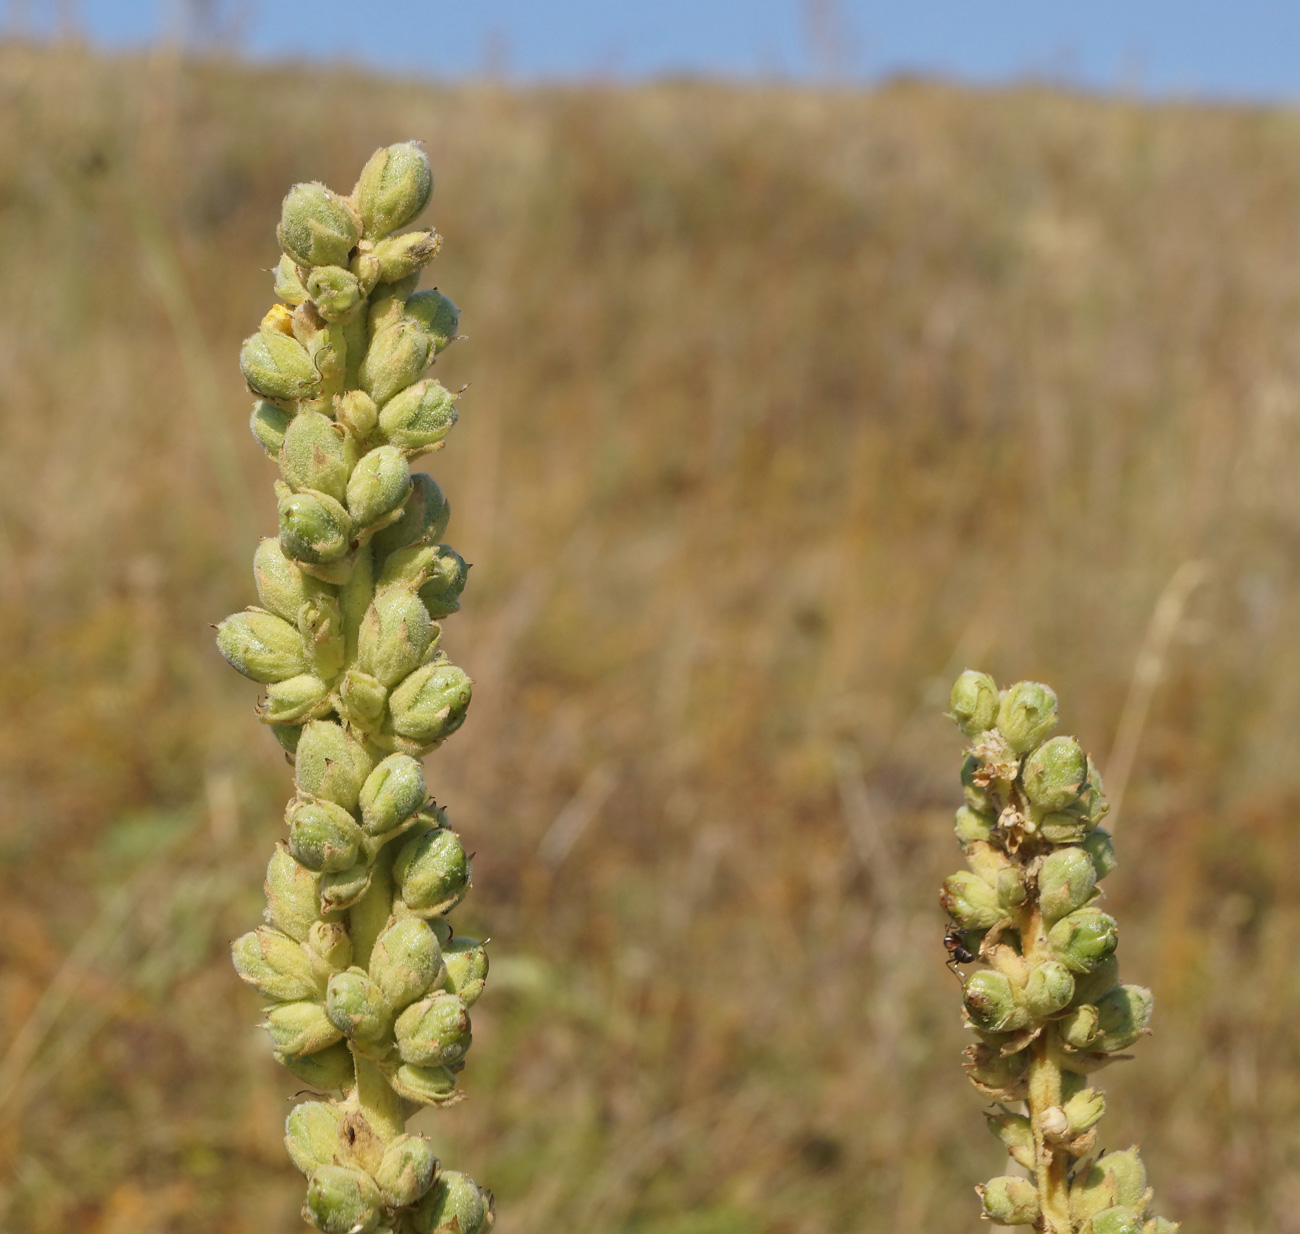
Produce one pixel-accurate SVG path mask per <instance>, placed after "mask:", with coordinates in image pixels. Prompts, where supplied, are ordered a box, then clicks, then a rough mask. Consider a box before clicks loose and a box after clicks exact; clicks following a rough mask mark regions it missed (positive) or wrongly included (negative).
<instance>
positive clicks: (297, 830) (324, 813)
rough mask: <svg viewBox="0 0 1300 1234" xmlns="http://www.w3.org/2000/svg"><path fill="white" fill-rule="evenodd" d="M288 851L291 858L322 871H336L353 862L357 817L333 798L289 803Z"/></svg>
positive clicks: (357, 843) (357, 842)
mask: <svg viewBox="0 0 1300 1234" xmlns="http://www.w3.org/2000/svg"><path fill="white" fill-rule="evenodd" d="M285 821H286V822H287V823H288V824H289V851H290V852H291V853H292V854H293V857H294V860H295V861H297V862H299V863H301V864H302V865H304V866H306V867H307V869H309V870H315V871H317V872H318V873H323V874H337V873H338V872H339V871H340V870H346V869H348V868H349V867H350V866H351V865H353V864H354V863H355V862H356V859H357V852H358V850H359V849H360V847H361V840H362V833H361V828H360V827H358V826H357V824H356V820H355V819H353V817H352V815H351V814H349V813H348V812H347V811H346V810H345V809H344V808H343V807H342V806H337V805H335V804H334V803H333V802H332V801H299V800H294V801H292V802H290V803H289V810H288V812H287V813H286V815H285Z"/></svg>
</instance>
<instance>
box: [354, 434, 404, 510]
mask: <svg viewBox="0 0 1300 1234" xmlns="http://www.w3.org/2000/svg"><path fill="white" fill-rule="evenodd" d="M410 493H411V469H410V467H408V466H407V463H406V459H405V458H403V457H402V453H401V451H400V450H398V449H397V448H396V447H395V446H380V447H379V448H378V449H376V450H371V451H370V453H369V454H367V455H366V456H365V457H364V458H363V459H362V460H361V461H360V462H359V463H358V464H357V465H356V467H355V468H354V469H353V472H352V476H351V478H350V479H349V480H348V494H347V496H348V513H349V514H350V515H351V516H352V519H353V521H354V522H355V524H356V525H357V526H358V527H369V526H370V525H371V524H372V523H377V522H379V520H380V519H382V518H384V517H385V516H386V515H388V514H391V513H392V512H393V511H395V510H397V509H399V508H400V507H401V505H402V503H403V502H405V501H406V499H407V497H408V496H410Z"/></svg>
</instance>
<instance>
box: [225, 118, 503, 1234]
mask: <svg viewBox="0 0 1300 1234" xmlns="http://www.w3.org/2000/svg"><path fill="white" fill-rule="evenodd" d="M432 191H433V178H432V175H431V173H430V170H429V164H428V160H427V159H426V158H425V156H424V152H423V151H422V150H421V149H420V147H419V146H418V145H417V144H415V143H413V142H406V143H402V144H400V145H396V146H390V147H388V148H387V149H385V150H380V151H377V152H376V153H375V155H374V156H373V157H372V158H371V159H370V161H369V162H368V163H367V164H366V166H365V168H364V169H363V171H362V173H361V178H360V180H359V181H358V182H357V185H356V187H355V188H354V189H353V191H352V193H351V194H350V195H349V196H347V197H342V196H340V195H338V194H336V193H333V192H331V191H330V190H329V189H327V188H326V187H325V186H324V185H322V184H299V185H295V186H294V188H293V189H291V190H290V192H289V194H288V196H287V197H286V198H285V200H284V206H283V210H282V214H281V219H280V227H279V229H278V231H277V237H278V239H279V241H280V246H281V248H282V250H283V252H284V256H283V258H282V259H281V261H280V264H279V266H278V267H277V269H276V271H275V290H276V293H277V294H278V295H279V297H280V301H281V302H280V303H278V304H276V305H274V306H273V307H272V308H271V310H270V311H269V312H268V313H267V314H266V316H265V317H264V318H263V319H262V323H261V326H260V328H259V329H258V332H257V333H256V334H254V335H253V336H252V337H251V338H249V339H247V340H246V341H245V343H244V345H243V349H242V351H241V353H240V366H241V368H242V370H243V373H244V376H245V378H246V379H247V381H248V384H249V387H250V388H251V389H252V392H253V394H254V395H255V396H256V399H257V401H256V402H255V403H254V405H253V413H252V418H251V421H250V427H251V428H252V431H253V436H254V438H255V439H256V440H257V442H258V444H259V445H261V447H262V448H263V450H264V451H265V452H266V453H267V455H268V456H269V457H271V458H272V459H274V460H275V461H276V462H277V463H278V464H279V468H280V475H281V479H280V480H279V481H277V482H276V486H275V489H276V497H277V501H278V508H279V520H280V529H279V535H278V537H276V538H270V539H265V540H263V541H262V542H261V544H260V545H259V547H258V549H257V553H256V555H255V557H254V562H253V573H254V579H255V581H256V585H257V593H258V598H259V600H260V606H258V607H253V608H249V609H247V610H245V611H244V612H243V613H237V614H235V615H234V616H233V617H229V618H227V619H226V620H225V621H223V622H222V623H221V625H220V626H219V627H218V634H217V644H218V646H219V647H220V649H221V652H222V654H223V655H224V656H225V658H226V659H227V661H229V663H230V664H231V665H232V666H233V667H234V668H236V669H238V670H239V671H240V672H241V673H243V674H244V675H245V676H246V677H249V678H251V679H252V680H254V681H256V682H258V683H259V684H261V685H264V686H265V687H266V695H265V697H264V698H263V700H262V701H261V703H260V704H259V706H258V715H259V717H260V718H261V720H262V721H263V722H264V723H265V724H267V725H268V726H269V727H270V730H271V732H272V734H274V736H275V738H276V739H277V740H278V741H279V742H280V744H281V745H282V746H283V747H284V749H285V750H286V751H287V752H288V754H289V757H290V760H291V762H292V763H293V766H294V781H295V792H294V795H293V797H292V798H291V799H290V801H289V803H288V806H287V807H286V810H285V823H286V826H287V837H286V839H285V840H284V841H282V842H281V843H279V844H278V845H277V846H276V850H275V853H274V855H273V856H272V858H271V864H270V866H269V867H268V869H267V876H266V894H267V909H266V914H265V918H266V924H265V925H264V926H262V927H260V928H258V929H256V930H254V931H252V932H250V933H248V934H245V935H244V936H243V937H242V938H240V939H238V940H236V942H235V944H234V947H233V952H234V961H235V968H236V971H237V972H238V973H239V975H240V976H241V977H242V978H243V979H244V980H245V981H247V982H248V983H249V984H250V985H252V986H253V987H254V988H255V989H256V990H257V991H258V992H259V993H260V994H261V995H262V997H263V999H264V1001H265V1011H266V1024H265V1027H266V1028H267V1030H268V1032H269V1033H270V1036H271V1040H272V1042H273V1044H274V1047H275V1052H276V1058H277V1059H279V1061H280V1062H281V1063H283V1064H284V1065H285V1066H286V1067H287V1068H289V1070H290V1071H291V1072H293V1074H294V1075H295V1076H297V1077H298V1078H299V1079H300V1080H302V1081H304V1082H305V1083H306V1084H307V1085H308V1086H310V1087H311V1088H313V1089H316V1090H317V1094H316V1096H315V1097H314V1098H313V1099H312V1100H310V1101H305V1102H302V1103H301V1104H299V1105H297V1106H296V1107H295V1108H294V1109H293V1111H292V1112H291V1113H290V1115H289V1118H288V1120H287V1123H286V1128H285V1130H286V1136H285V1145H286V1147H287V1148H288V1150H289V1155H290V1157H291V1158H292V1159H293V1161H294V1164H295V1165H297V1166H298V1168H299V1169H300V1170H301V1171H302V1172H303V1174H305V1175H306V1176H307V1180H308V1184H307V1199H306V1202H305V1204H304V1205H303V1217H304V1219H305V1220H307V1221H308V1222H310V1223H311V1224H312V1225H314V1226H315V1227H316V1228H317V1229H319V1230H322V1231H325V1234H371V1232H376V1234H486V1232H487V1231H489V1230H490V1229H491V1228H492V1225H493V1222H494V1211H493V1204H492V1196H491V1194H490V1193H488V1192H485V1191H483V1190H481V1189H480V1188H479V1187H478V1186H477V1184H475V1183H474V1182H473V1181H472V1180H471V1179H470V1178H468V1177H467V1176H466V1175H464V1174H460V1173H456V1172H454V1171H450V1170H443V1168H442V1166H441V1163H440V1162H439V1161H438V1159H437V1157H436V1156H435V1154H434V1151H433V1146H432V1144H431V1142H430V1141H429V1139H428V1138H427V1137H426V1136H423V1135H418V1134H410V1133H408V1132H407V1131H406V1123H407V1120H408V1119H409V1117H410V1116H411V1114H413V1113H414V1112H415V1111H417V1110H418V1109H420V1108H421V1107H423V1106H427V1105H433V1106H444V1105H450V1104H453V1103H454V1102H456V1101H458V1100H460V1098H461V1096H462V1094H461V1093H460V1090H459V1075H460V1072H461V1070H462V1069H463V1067H464V1059H465V1053H466V1051H467V1050H468V1049H469V1045H470V1021H469V1014H468V1009H469V1008H470V1007H471V1006H472V1005H473V1003H474V1002H475V1000H476V999H477V998H478V996H479V994H480V993H481V992H482V990H483V984H484V981H485V979H486V975H487V956H486V953H485V951H484V946H483V944H482V943H481V942H479V941H478V940H476V939H471V938H461V937H458V936H457V935H456V934H455V933H454V931H453V928H452V925H451V923H450V921H449V920H448V916H447V915H448V914H449V913H450V912H451V911H452V910H453V909H454V908H455V907H456V905H457V904H459V903H460V902H461V900H462V899H463V898H464V897H465V895H466V893H467V892H468V891H469V888H470V876H471V869H470V859H469V857H468V855H467V854H466V852H465V848H464V846H463V845H462V844H461V841H460V837H459V836H458V835H457V834H456V832H455V831H453V830H452V828H451V824H450V820H449V818H448V816H447V812H446V810H445V809H443V808H442V807H441V806H439V805H437V804H436V803H435V802H433V801H432V800H431V799H430V797H429V792H428V788H427V786H426V783H425V778H424V769H423V766H422V763H421V760H422V759H423V758H424V756H425V755H427V754H428V753H429V752H430V751H431V750H433V749H434V748H435V747H436V746H438V745H440V744H441V743H442V742H443V741H444V740H445V739H446V738H447V737H449V736H450V735H451V734H452V733H454V732H455V731H456V730H457V729H458V728H459V727H460V726H461V724H462V723H463V722H464V719H465V714H466V710H467V708H468V706H469V701H470V693H471V682H470V679H469V678H468V677H467V676H466V675H465V673H464V672H462V671H461V670H460V669H459V668H457V667H455V665H453V664H452V663H451V661H450V660H449V659H448V658H447V655H446V653H445V652H444V651H443V650H442V646H441V642H442V627H441V625H440V624H439V623H440V620H441V619H442V618H444V617H447V616H450V615H451V614H452V613H454V612H455V611H456V610H457V609H458V608H459V607H460V594H461V591H462V589H463V588H464V585H465V577H466V571H467V569H468V567H467V566H466V565H465V562H464V561H463V560H462V558H461V557H460V556H459V554H457V553H456V551H455V550H454V549H452V548H451V547H449V546H448V545H446V544H444V543H442V537H443V534H444V532H445V531H446V528H447V522H448V518H449V515H450V511H449V509H448V506H447V502H446V499H445V498H444V497H443V494H442V490H441V489H440V488H439V487H438V485H437V483H436V481H434V480H433V479H432V477H430V476H427V475H422V474H421V475H414V476H413V475H412V474H411V470H410V463H411V461H412V460H413V459H415V458H417V457H419V456H421V455H423V454H427V453H431V452H432V451H435V450H439V449H441V448H442V446H443V443H444V438H445V437H446V435H447V433H448V431H449V430H450V429H451V427H452V425H454V424H455V422H456V415H457V413H456V403H455V398H454V396H453V395H451V394H450V393H449V392H448V391H447V390H445V389H444V388H443V387H442V386H441V385H440V384H439V383H438V382H437V381H436V380H433V379H429V378H425V377H424V376H423V375H424V372H425V370H426V369H427V368H428V366H429V365H430V364H431V363H432V362H433V360H434V359H435V357H436V356H437V354H438V353H439V352H441V351H442V350H443V348H445V347H446V346H447V345H448V344H450V343H451V342H452V341H454V339H455V337H456V331H457V328H458V324H459V317H460V315H459V311H458V310H457V308H456V306H455V305H454V304H453V303H452V302H451V301H450V300H448V299H447V298H446V297H445V296H443V295H441V294H440V293H439V292H437V291H436V290H434V291H423V292H417V291H416V285H417V283H418V281H419V277H420V271H421V270H422V269H423V267H424V266H426V265H427V264H428V263H429V262H430V261H431V260H432V259H433V257H434V256H435V255H436V254H437V252H438V248H439V246H440V244H441V239H440V237H439V236H438V235H437V234H436V233H435V232H434V231H433V230H432V229H427V230H423V231H407V232H400V230H399V229H401V228H403V227H406V226H407V225H408V224H409V223H411V222H412V221H413V220H414V219H415V218H416V217H417V216H418V215H419V214H420V213H421V212H422V211H423V210H424V208H425V206H426V205H427V204H428V201H429V197H430V195H431V193H432Z"/></svg>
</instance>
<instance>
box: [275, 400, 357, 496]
mask: <svg viewBox="0 0 1300 1234" xmlns="http://www.w3.org/2000/svg"><path fill="white" fill-rule="evenodd" d="M356 461H357V449H356V444H355V443H354V442H353V440H352V438H351V437H350V436H349V435H348V434H347V433H345V432H344V431H343V430H342V429H341V428H340V427H339V426H338V425H337V424H335V423H334V421H333V420H331V419H330V418H329V417H328V416H323V415H321V413H320V412H318V411H301V412H299V413H298V414H297V415H296V416H294V418H293V420H292V421H291V422H290V424H289V427H288V429H287V430H286V432H285V435H284V445H283V446H282V447H281V449H280V474H281V475H282V476H284V478H285V480H286V481H287V482H288V483H289V484H291V485H292V486H293V487H294V488H295V489H313V490H315V491H316V492H320V493H325V494H326V495H327V496H329V497H332V498H334V500H335V501H339V502H341V501H342V500H343V499H344V497H345V496H346V495H347V491H348V476H350V475H351V474H352V468H353V467H354V466H355V465H356Z"/></svg>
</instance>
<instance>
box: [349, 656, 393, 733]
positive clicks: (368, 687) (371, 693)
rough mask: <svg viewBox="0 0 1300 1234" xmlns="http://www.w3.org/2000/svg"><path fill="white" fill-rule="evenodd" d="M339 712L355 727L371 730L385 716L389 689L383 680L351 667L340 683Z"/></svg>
mask: <svg viewBox="0 0 1300 1234" xmlns="http://www.w3.org/2000/svg"><path fill="white" fill-rule="evenodd" d="M338 689H339V699H338V703H339V712H340V714H341V715H342V716H343V718H344V719H345V720H347V721H348V723H349V724H351V725H352V726H353V727H354V728H360V729H365V730H370V729H373V728H375V727H377V726H378V724H379V722H380V721H381V720H382V719H383V718H384V709H385V708H386V707H387V706H388V691H387V690H385V689H384V684H383V682H381V681H376V680H375V679H374V678H373V677H372V676H371V675H370V674H369V673H363V672H362V671H361V670H360V669H359V668H350V669H348V671H347V672H346V673H344V674H343V680H342V681H341V682H340V683H339V687H338Z"/></svg>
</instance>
